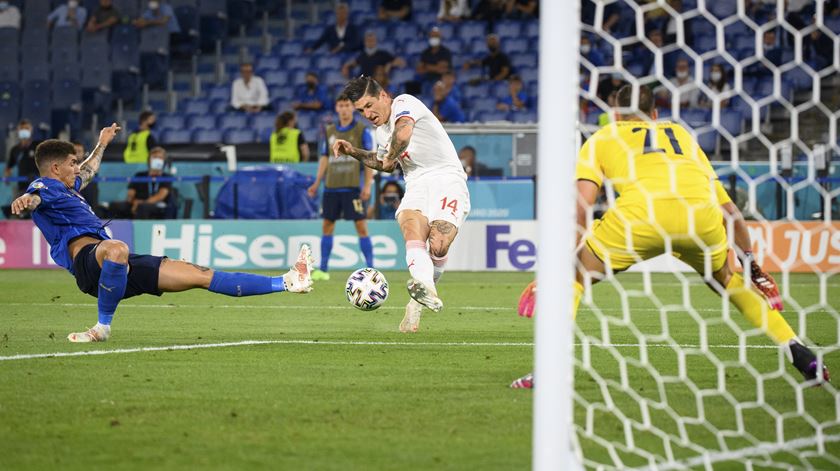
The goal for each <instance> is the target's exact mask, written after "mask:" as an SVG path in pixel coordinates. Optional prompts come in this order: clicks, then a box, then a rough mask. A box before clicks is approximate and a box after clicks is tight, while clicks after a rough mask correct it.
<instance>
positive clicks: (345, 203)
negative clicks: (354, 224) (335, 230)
mask: <svg viewBox="0 0 840 471" xmlns="http://www.w3.org/2000/svg"><path fill="white" fill-rule="evenodd" d="M360 193H361V191H360V190H359V189H358V188H348V189H341V190H337V191H336V190H333V191H330V190H327V191H324V200H323V201H322V203H321V216H322V217H323V218H324V219H326V220H328V221H338V220H339V219H348V220H350V221H359V220H361V219H364V218H365V204H364V201H362V199H361V198H360V197H359V194H360Z"/></svg>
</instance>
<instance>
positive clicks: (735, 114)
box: [720, 109, 744, 136]
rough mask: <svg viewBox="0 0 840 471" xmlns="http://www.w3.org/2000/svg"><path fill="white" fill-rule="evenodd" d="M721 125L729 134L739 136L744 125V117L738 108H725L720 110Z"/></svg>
mask: <svg viewBox="0 0 840 471" xmlns="http://www.w3.org/2000/svg"><path fill="white" fill-rule="evenodd" d="M720 126H721V127H722V128H723V129H725V130H726V131H727V132H729V134H732V135H733V136H738V135H740V134H741V130H742V129H743V127H744V119H743V118H742V117H741V112H740V111H738V110H731V109H725V110H721V112H720Z"/></svg>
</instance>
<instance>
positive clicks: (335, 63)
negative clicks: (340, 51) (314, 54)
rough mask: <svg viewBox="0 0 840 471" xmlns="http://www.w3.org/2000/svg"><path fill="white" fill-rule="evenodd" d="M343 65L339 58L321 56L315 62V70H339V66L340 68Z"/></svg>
mask: <svg viewBox="0 0 840 471" xmlns="http://www.w3.org/2000/svg"><path fill="white" fill-rule="evenodd" d="M343 63H344V61H342V60H341V57H340V56H333V55H330V56H321V57H319V58H318V59H316V60H315V68H317V69H321V70H327V69H335V70H341V66H342V64H343Z"/></svg>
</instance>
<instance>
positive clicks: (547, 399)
mask: <svg viewBox="0 0 840 471" xmlns="http://www.w3.org/2000/svg"><path fill="white" fill-rule="evenodd" d="M540 8H541V11H540V44H539V50H540V69H539V97H538V99H539V110H540V120H539V135H538V143H537V151H538V154H539V161H538V164H537V179H538V180H537V219H538V221H539V232H538V238H539V239H538V240H539V247H540V250H539V253H538V259H537V282H538V286H540V287H544V288H545V289H541V290H540V292H539V293H540V294H539V296H537V311H538V312H539V313H540V314H539V315H538V316H537V317H536V322H535V328H536V332H535V342H536V343H535V366H534V376H535V378H537V380H536V382H535V386H534V387H535V390H534V429H533V434H534V435H533V436H534V438H533V469H534V470H537V471H549V470H552V471H553V470H558V469H567V470H575V469H579V468H580V464H579V461H578V459H577V457H576V455H575V454H574V452H573V448H572V431H573V429H572V396H573V394H572V393H573V389H572V387H573V383H572V376H573V371H574V370H573V359H574V348H573V336H572V332H573V325H572V312H571V311H572V303H571V299H572V282H573V274H574V272H573V267H574V251H573V249H574V234H575V223H574V221H575V204H574V201H575V200H576V189H575V183H574V166H575V158H576V155H577V151H576V149H575V141H576V137H575V136H576V133H577V130H576V122H577V117H578V105H577V103H578V43H579V40H578V38H579V35H580V27H579V18H580V15H579V13H578V12H579V7H578V2H577V1H574V2H561V1H556V0H555V1H543V2H540Z"/></svg>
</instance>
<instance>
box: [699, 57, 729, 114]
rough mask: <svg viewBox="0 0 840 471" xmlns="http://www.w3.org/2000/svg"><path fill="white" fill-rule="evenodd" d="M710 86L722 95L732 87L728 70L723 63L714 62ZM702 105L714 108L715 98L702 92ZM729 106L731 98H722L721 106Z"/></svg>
mask: <svg viewBox="0 0 840 471" xmlns="http://www.w3.org/2000/svg"><path fill="white" fill-rule="evenodd" d="M708 86H709V88H710V89H711V90H712V91H713V92H714V93H715V94H716V95H721V94H723V93H726V92H728V91H729V90H731V89H732V87H730V86H729V82H728V81H727V77H726V72H725V71H724V69H723V65H721V64H713V65H712V68H711V69H710V70H709V84H708ZM700 106H701V107H703V108H712V107H713V106H714V100H712V99H710V98H709V97H707V96H706V95H705V94H700ZM727 106H729V99H728V98H727V99H725V100H721V101H720V107H721V108H726V107H727Z"/></svg>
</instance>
